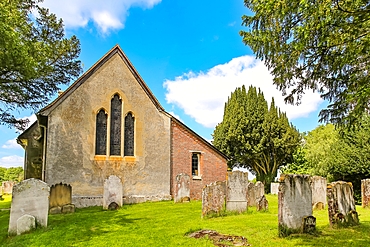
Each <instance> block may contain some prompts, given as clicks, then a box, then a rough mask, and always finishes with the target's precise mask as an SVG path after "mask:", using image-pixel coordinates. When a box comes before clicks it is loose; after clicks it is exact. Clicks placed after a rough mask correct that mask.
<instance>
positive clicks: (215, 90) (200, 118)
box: [163, 56, 322, 128]
mask: <svg viewBox="0 0 370 247" xmlns="http://www.w3.org/2000/svg"><path fill="white" fill-rule="evenodd" d="M272 79H273V77H272V75H271V74H270V73H269V71H268V69H267V67H266V66H265V65H264V64H263V63H262V62H261V61H259V60H256V59H255V58H254V56H242V57H237V58H233V59H232V60H231V61H229V62H227V63H225V64H220V65H217V66H215V67H213V68H211V69H209V70H208V71H206V72H203V71H200V72H197V73H194V72H189V73H185V74H183V75H182V76H179V77H176V78H175V80H166V81H165V82H164V84H163V86H164V87H165V89H166V90H167V92H166V101H167V103H169V104H174V105H176V106H178V107H179V108H181V109H183V110H184V112H185V114H187V115H189V116H191V117H192V118H194V119H195V121H196V122H198V123H200V124H201V125H203V126H205V127H208V128H214V127H215V126H216V125H217V123H219V122H221V121H222V116H223V110H224V105H225V102H226V101H227V98H228V96H230V94H231V93H232V92H233V91H234V90H235V89H236V88H237V87H241V86H242V85H245V86H246V88H247V89H248V87H249V85H253V86H255V87H257V88H258V87H259V88H261V90H262V92H263V93H264V96H265V99H266V100H267V102H268V103H270V102H271V99H272V97H274V99H275V104H276V105H277V106H278V107H280V109H281V110H282V111H284V112H286V113H287V116H288V118H289V120H292V119H295V118H300V117H307V116H308V114H310V113H311V112H314V111H315V110H317V108H318V106H319V104H320V103H321V102H322V99H321V98H320V95H319V94H318V93H313V92H311V91H307V92H305V94H304V95H303V97H302V103H301V104H300V105H299V106H296V105H288V104H285V103H284V97H283V96H282V95H281V92H280V91H278V90H277V89H276V87H275V86H274V85H273V83H272Z"/></svg>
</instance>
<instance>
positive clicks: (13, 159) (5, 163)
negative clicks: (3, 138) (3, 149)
mask: <svg viewBox="0 0 370 247" xmlns="http://www.w3.org/2000/svg"><path fill="white" fill-rule="evenodd" d="M23 164H24V161H23V157H21V156H18V155H11V156H4V157H1V158H0V167H5V168H9V167H19V166H21V167H23Z"/></svg>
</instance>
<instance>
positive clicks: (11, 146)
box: [1, 138, 22, 149]
mask: <svg viewBox="0 0 370 247" xmlns="http://www.w3.org/2000/svg"><path fill="white" fill-rule="evenodd" d="M1 147H2V148H4V149H21V148H22V147H21V145H19V144H18V143H17V139H16V138H14V139H11V140H8V141H6V142H5V144H4V145H2V146H1Z"/></svg>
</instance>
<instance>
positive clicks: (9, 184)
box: [1, 181, 15, 194]
mask: <svg viewBox="0 0 370 247" xmlns="http://www.w3.org/2000/svg"><path fill="white" fill-rule="evenodd" d="M14 185H15V182H13V181H4V182H2V183H1V190H2V193H3V194H11V193H12V191H13V186H14Z"/></svg>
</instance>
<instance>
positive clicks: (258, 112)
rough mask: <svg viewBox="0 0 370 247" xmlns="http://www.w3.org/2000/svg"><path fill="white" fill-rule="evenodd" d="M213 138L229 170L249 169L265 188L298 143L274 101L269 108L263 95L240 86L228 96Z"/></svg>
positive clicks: (296, 133)
mask: <svg viewBox="0 0 370 247" xmlns="http://www.w3.org/2000/svg"><path fill="white" fill-rule="evenodd" d="M213 138H214V141H213V144H214V145H215V146H216V147H217V148H219V149H220V150H221V151H223V152H224V153H225V154H226V155H228V156H229V158H230V161H229V166H230V167H232V166H239V167H246V168H249V169H250V170H251V171H252V172H253V173H254V174H255V175H256V177H257V180H259V181H262V182H263V183H264V184H265V188H266V189H268V188H269V185H270V183H271V182H272V181H273V179H274V178H275V177H276V175H277V169H278V168H279V167H280V166H282V165H286V164H287V162H289V161H290V160H291V159H292V155H293V152H294V150H295V149H296V147H297V146H298V143H299V133H298V131H297V130H296V129H295V128H294V127H293V126H292V125H291V124H289V121H288V118H287V117H286V115H285V113H281V112H280V110H279V109H278V108H277V107H276V106H275V102H274V99H272V102H271V106H270V109H269V108H268V106H267V102H266V100H265V98H264V96H263V93H262V92H261V91H260V90H259V91H258V92H257V89H256V88H255V87H252V86H251V87H249V89H248V92H246V89H245V87H244V86H243V87H242V88H237V89H236V90H235V91H234V92H233V93H232V94H231V96H230V97H229V99H228V101H227V102H226V104H225V109H224V117H223V120H222V122H221V123H220V124H218V125H217V126H216V128H215V130H214V133H213Z"/></svg>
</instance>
